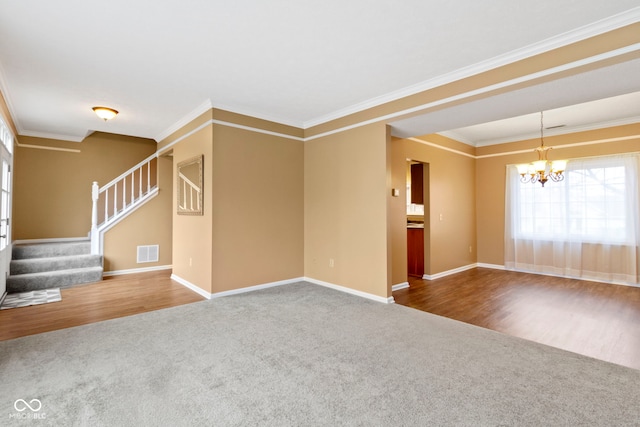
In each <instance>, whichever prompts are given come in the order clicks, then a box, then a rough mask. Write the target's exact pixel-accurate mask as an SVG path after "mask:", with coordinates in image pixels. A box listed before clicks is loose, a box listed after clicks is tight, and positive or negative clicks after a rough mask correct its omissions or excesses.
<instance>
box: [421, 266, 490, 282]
mask: <svg viewBox="0 0 640 427" xmlns="http://www.w3.org/2000/svg"><path fill="white" fill-rule="evenodd" d="M477 266H478V264H476V263H474V264H469V265H464V266H462V267H458V268H454V269H452V270H447V271H443V272H440V273H436V274H425V275H424V276H422V278H423V279H425V280H435V279H440V278H442V277H445V276H450V275H452V274H456V273H462V272H463V271H467V270H471V269H473V268H476V267H477Z"/></svg>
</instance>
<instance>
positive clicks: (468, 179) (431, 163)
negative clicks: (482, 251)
mask: <svg viewBox="0 0 640 427" xmlns="http://www.w3.org/2000/svg"><path fill="white" fill-rule="evenodd" d="M417 139H420V140H422V141H425V142H427V143H430V144H435V145H436V146H438V147H446V148H453V149H458V148H461V149H463V150H464V151H462V150H461V152H460V153H456V152H452V151H448V150H444V149H442V148H438V147H434V146H433V145H427V144H423V143H419V142H416V141H413V140H408V139H394V140H393V143H392V156H393V160H392V161H393V182H394V184H393V185H394V187H397V188H401V189H404V188H405V187H406V176H407V164H406V159H411V160H415V161H419V162H422V163H424V164H426V165H427V169H426V170H427V171H428V173H427V174H425V175H426V181H427V182H428V187H425V188H426V193H427V194H428V201H425V274H427V275H434V274H437V273H442V272H445V271H449V270H453V269H455V268H459V267H464V266H467V265H470V264H474V263H475V262H476V222H475V215H476V200H475V198H476V195H475V159H474V158H473V157H470V156H465V155H464V154H462V153H465V152H466V151H468V148H469V147H467V148H463V147H460V146H458V143H457V142H456V141H451V140H449V139H447V138H444V137H442V136H439V135H426V136H422V137H418V138H417ZM395 199H396V202H394V211H395V213H394V215H393V217H392V220H393V221H394V224H393V225H392V226H393V229H394V234H393V238H392V241H391V245H392V247H393V264H392V268H393V277H392V281H393V283H394V284H398V283H402V282H405V281H406V280H407V230H406V222H407V218H406V193H405V192H404V191H401V192H400V197H397V198H395ZM441 218H442V219H441ZM469 247H471V251H469Z"/></svg>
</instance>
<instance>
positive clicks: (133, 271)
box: [102, 265, 173, 277]
mask: <svg viewBox="0 0 640 427" xmlns="http://www.w3.org/2000/svg"><path fill="white" fill-rule="evenodd" d="M172 268H173V266H171V265H158V266H155V267H145V268H131V269H128V270H113V271H105V272H104V273H102V276H103V277H106V276H124V275H126V274H136V273H149V272H152V271H161V270H171V269H172Z"/></svg>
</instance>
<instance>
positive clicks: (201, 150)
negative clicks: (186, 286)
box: [171, 126, 214, 293]
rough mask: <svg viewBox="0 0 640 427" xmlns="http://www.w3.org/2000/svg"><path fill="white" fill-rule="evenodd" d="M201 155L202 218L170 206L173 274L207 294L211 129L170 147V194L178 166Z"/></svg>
mask: <svg viewBox="0 0 640 427" xmlns="http://www.w3.org/2000/svg"><path fill="white" fill-rule="evenodd" d="M200 155H202V156H203V157H204V163H203V181H204V182H203V215H178V214H177V201H176V199H175V197H174V198H173V202H172V209H171V211H172V218H173V232H172V236H173V248H172V253H173V256H172V260H173V274H175V275H176V276H178V277H180V278H182V279H184V280H186V281H188V282H189V283H192V284H194V285H196V286H198V287H199V288H201V289H203V290H204V291H206V292H208V293H212V292H213V288H212V280H211V271H212V267H211V258H212V257H211V253H212V223H213V215H214V213H213V206H214V203H213V196H212V195H213V191H212V188H213V186H212V185H211V183H212V179H213V164H212V161H213V160H212V159H213V129H212V127H211V126H205V127H204V128H202V129H201V130H199V131H197V132H195V133H193V134H192V135H190V136H189V137H187V138H185V139H183V140H182V141H180V142H179V143H178V144H175V145H174V146H173V179H172V181H173V194H176V177H177V164H178V163H180V162H183V161H185V160H188V159H190V158H192V157H195V156H200Z"/></svg>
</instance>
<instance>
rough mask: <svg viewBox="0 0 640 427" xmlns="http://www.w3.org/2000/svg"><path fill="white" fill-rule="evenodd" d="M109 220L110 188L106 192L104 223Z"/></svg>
mask: <svg viewBox="0 0 640 427" xmlns="http://www.w3.org/2000/svg"><path fill="white" fill-rule="evenodd" d="M108 219H109V187H107V188H106V189H105V190H104V221H105V222H107V220H108Z"/></svg>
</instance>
